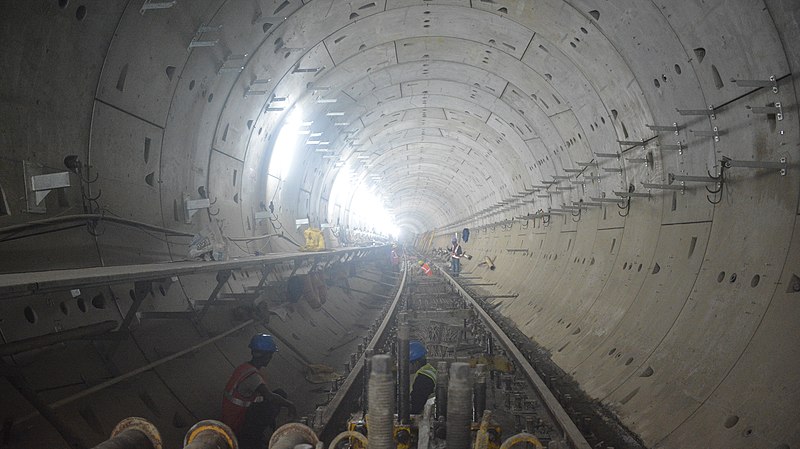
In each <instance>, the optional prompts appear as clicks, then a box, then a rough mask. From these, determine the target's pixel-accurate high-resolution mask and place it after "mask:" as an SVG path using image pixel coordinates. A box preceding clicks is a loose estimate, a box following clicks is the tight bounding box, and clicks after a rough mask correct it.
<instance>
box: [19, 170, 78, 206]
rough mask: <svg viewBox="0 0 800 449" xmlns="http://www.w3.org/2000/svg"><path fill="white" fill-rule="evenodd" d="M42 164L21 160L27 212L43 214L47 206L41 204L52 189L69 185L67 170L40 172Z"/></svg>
mask: <svg viewBox="0 0 800 449" xmlns="http://www.w3.org/2000/svg"><path fill="white" fill-rule="evenodd" d="M43 171H44V166H42V165H39V164H34V163H31V162H28V161H22V172H23V178H24V179H25V200H26V202H27V206H28V207H27V211H28V212H29V213H36V214H43V213H46V212H47V207H46V206H45V205H44V204H41V203H42V201H43V200H44V199H45V197H46V196H47V194H49V193H50V191H51V190H53V189H63V188H65V187H69V186H70V183H69V172H66V171H65V172H59V173H47V174H45V173H42V172H43Z"/></svg>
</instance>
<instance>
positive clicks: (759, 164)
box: [720, 156, 789, 176]
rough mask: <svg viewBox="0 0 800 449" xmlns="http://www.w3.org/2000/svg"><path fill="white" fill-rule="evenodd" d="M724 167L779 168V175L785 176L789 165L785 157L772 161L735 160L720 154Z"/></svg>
mask: <svg viewBox="0 0 800 449" xmlns="http://www.w3.org/2000/svg"><path fill="white" fill-rule="evenodd" d="M720 162H721V163H722V166H723V167H724V168H726V169H727V168H733V167H745V168H766V169H775V170H780V174H781V176H786V171H787V169H788V167H789V165H788V164H787V162H786V158H785V157H782V158H781V159H780V161H779V162H772V161H736V160H733V159H730V158H728V157H726V156H722V159H721V160H720Z"/></svg>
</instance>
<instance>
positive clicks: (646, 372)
mask: <svg viewBox="0 0 800 449" xmlns="http://www.w3.org/2000/svg"><path fill="white" fill-rule="evenodd" d="M653 373H654V371H653V368H652V367H650V366H648V367H647V368H645V370H644V371H642V374H639V377H650V376H652V375H653Z"/></svg>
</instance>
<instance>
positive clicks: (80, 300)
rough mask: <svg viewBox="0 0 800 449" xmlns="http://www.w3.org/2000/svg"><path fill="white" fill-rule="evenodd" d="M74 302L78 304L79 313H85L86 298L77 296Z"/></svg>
mask: <svg viewBox="0 0 800 449" xmlns="http://www.w3.org/2000/svg"><path fill="white" fill-rule="evenodd" d="M76 303H77V304H78V310H80V311H81V313H86V300H85V299H83V298H81V297H78V300H77V301H76Z"/></svg>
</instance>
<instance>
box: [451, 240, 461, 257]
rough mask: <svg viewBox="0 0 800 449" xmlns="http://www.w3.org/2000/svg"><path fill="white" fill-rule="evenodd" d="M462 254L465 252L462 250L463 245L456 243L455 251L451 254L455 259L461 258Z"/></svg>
mask: <svg viewBox="0 0 800 449" xmlns="http://www.w3.org/2000/svg"><path fill="white" fill-rule="evenodd" d="M462 254H464V252H463V251H462V250H461V245H459V244H458V243H456V244H455V245H454V246H453V253H452V254H451V256H452V257H453V259H460V258H461V255H462Z"/></svg>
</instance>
